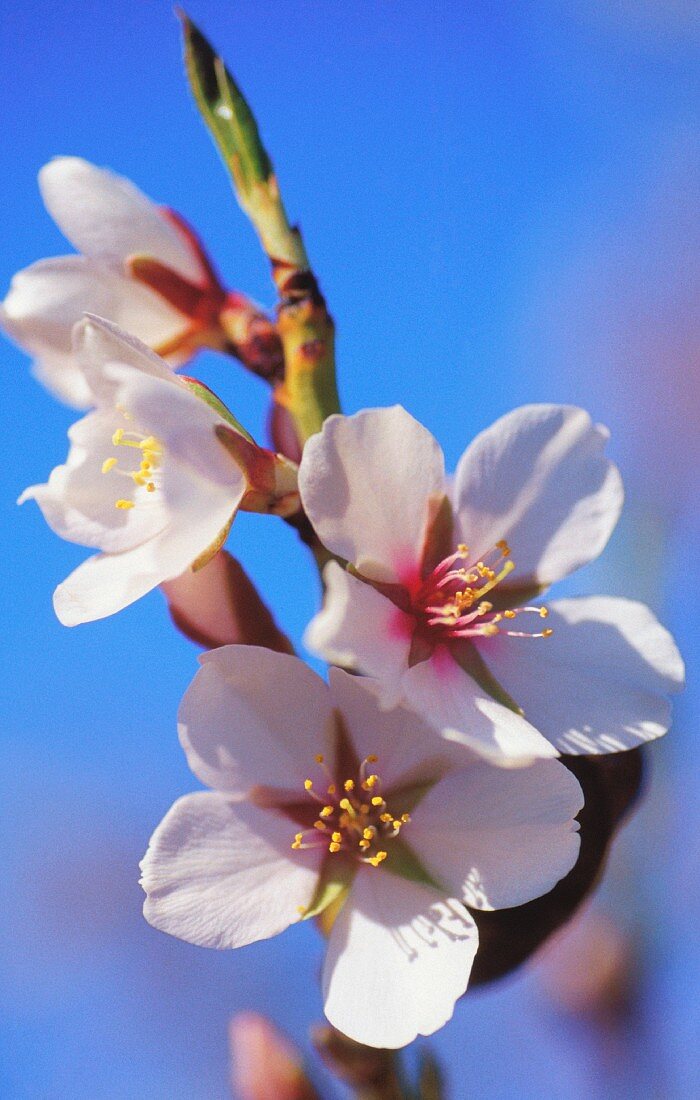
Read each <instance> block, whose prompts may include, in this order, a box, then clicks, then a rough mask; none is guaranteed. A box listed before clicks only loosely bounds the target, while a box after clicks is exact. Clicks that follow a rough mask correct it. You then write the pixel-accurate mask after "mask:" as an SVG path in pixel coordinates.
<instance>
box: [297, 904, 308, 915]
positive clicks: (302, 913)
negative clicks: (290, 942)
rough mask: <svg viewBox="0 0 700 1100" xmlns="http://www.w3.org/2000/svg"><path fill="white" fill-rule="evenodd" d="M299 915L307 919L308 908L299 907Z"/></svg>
mask: <svg viewBox="0 0 700 1100" xmlns="http://www.w3.org/2000/svg"><path fill="white" fill-rule="evenodd" d="M297 913H298V914H299V916H300V917H305V916H306V906H305V905H297Z"/></svg>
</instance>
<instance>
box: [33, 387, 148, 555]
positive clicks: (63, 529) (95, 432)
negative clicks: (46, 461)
mask: <svg viewBox="0 0 700 1100" xmlns="http://www.w3.org/2000/svg"><path fill="white" fill-rule="evenodd" d="M123 424H124V419H123V417H122V416H121V415H120V414H119V413H117V412H116V411H115V410H113V409H100V410H99V411H96V412H91V413H88V415H87V416H84V417H83V418H82V420H79V421H78V422H77V423H76V424H73V425H72V426H71V427H70V428H69V430H68V438H69V440H70V444H71V446H70V450H69V452H68V458H67V459H66V462H65V463H64V464H63V465H61V466H57V467H56V468H55V469H54V470H52V472H51V474H50V476H49V480H48V481H47V482H46V483H45V484H42V485H32V486H30V487H29V488H28V489H25V490H24V492H23V493H22V495H21V496H20V498H19V501H18V503H19V504H24V502H25V501H26V500H36V502H37V504H38V505H39V507H40V508H41V511H42V513H43V515H44V519H45V520H46V522H47V523H48V525H49V527H51V529H52V530H53V531H55V532H56V534H57V535H60V537H61V538H64V539H67V540H68V542H77V543H80V544H81V545H83V546H91V547H95V548H97V549H100V550H104V551H108V552H110V553H115V552H119V551H122V550H126V549H131V548H133V547H135V546H138V545H140V543H142V542H145V540H146V539H148V538H152V537H153V536H154V535H157V534H158V532H159V531H161V530H162V529H163V527H164V526H165V525H166V523H167V520H168V517H167V512H166V510H165V508H164V503H163V499H162V496H161V494H157V495H154V496H153V498H152V499H150V500H149V501H148V507H147V508H132V509H129V510H128V511H126V510H122V509H119V508H116V507H115V501H116V500H117V498H119V497H121V496H122V495H123V485H124V481H123V480H122V478H121V477H117V479H116V480H115V475H114V474H113V475H112V476H111V477H109V476H106V475H104V474H102V469H101V468H102V463H103V462H104V460H105V459H106V458H107V457H108V456H109V455H110V453H111V452H112V451H113V450H114V448H113V447H112V435H113V433H114V431H115V429H117V428H118V427H120V426H123ZM127 484H128V485H129V489H130V490H131V488H132V485H131V484H130V483H127Z"/></svg>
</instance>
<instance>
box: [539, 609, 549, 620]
mask: <svg viewBox="0 0 700 1100" xmlns="http://www.w3.org/2000/svg"><path fill="white" fill-rule="evenodd" d="M548 615H549V608H547V607H541V608H540V618H541V619H546V618H547V616H548Z"/></svg>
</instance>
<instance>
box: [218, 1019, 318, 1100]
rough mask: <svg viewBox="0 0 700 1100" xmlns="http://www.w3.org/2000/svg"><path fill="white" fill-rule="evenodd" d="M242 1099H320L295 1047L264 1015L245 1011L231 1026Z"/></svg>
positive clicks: (234, 1074) (236, 1086) (233, 1060)
mask: <svg viewBox="0 0 700 1100" xmlns="http://www.w3.org/2000/svg"><path fill="white" fill-rule="evenodd" d="M229 1039H230V1044H231V1077H232V1084H233V1088H234V1092H235V1095H236V1096H237V1097H238V1100H319V1098H318V1093H317V1092H316V1090H315V1089H314V1087H313V1085H312V1084H311V1082H310V1081H309V1079H308V1078H307V1076H306V1074H305V1073H304V1069H303V1065H302V1059H301V1056H300V1054H299V1053H298V1051H297V1050H296V1049H295V1048H294V1047H293V1046H292V1044H291V1043H290V1042H289V1041H288V1040H287V1039H286V1038H285V1037H284V1036H283V1035H282V1034H281V1033H280V1032H279V1031H278V1030H277V1028H276V1027H274V1026H273V1024H272V1023H271V1022H270V1021H269V1020H267V1019H266V1018H265V1017H264V1016H258V1015H257V1014H256V1013H254V1012H242V1013H241V1014H240V1015H238V1016H235V1017H234V1018H233V1020H232V1021H231V1024H230V1026H229Z"/></svg>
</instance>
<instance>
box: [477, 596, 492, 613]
mask: <svg viewBox="0 0 700 1100" xmlns="http://www.w3.org/2000/svg"><path fill="white" fill-rule="evenodd" d="M477 611H478V612H479V614H480V615H487V614H488V613H489V611H493V604H492V603H489V601H488V600H482V601H481V603H480V604H479V606H478V607H477Z"/></svg>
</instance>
